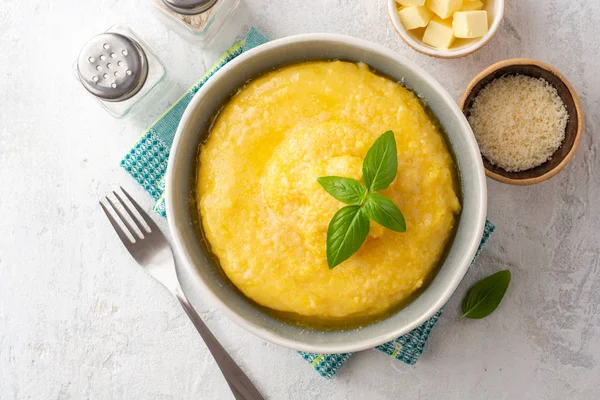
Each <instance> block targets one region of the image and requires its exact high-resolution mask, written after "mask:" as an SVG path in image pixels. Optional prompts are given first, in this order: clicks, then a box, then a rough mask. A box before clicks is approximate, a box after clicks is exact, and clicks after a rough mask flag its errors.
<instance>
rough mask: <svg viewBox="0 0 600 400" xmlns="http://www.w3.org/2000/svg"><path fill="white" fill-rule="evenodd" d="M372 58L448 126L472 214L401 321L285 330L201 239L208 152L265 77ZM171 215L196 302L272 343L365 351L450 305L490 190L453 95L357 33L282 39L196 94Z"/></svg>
mask: <svg viewBox="0 0 600 400" xmlns="http://www.w3.org/2000/svg"><path fill="white" fill-rule="evenodd" d="M316 59H322V60H333V59H342V60H350V61H356V62H358V61H362V62H365V63H367V64H368V65H370V66H371V67H372V68H374V69H375V70H377V71H380V72H382V73H384V74H386V75H388V76H391V77H393V78H395V79H397V80H398V81H401V82H403V83H404V84H405V85H406V86H407V87H408V88H410V89H412V90H414V91H415V92H416V93H418V94H419V96H421V97H422V98H423V99H424V100H425V101H426V102H427V104H429V107H431V109H432V111H433V112H434V113H435V115H436V116H437V117H438V118H439V120H440V121H441V123H442V125H443V126H444V128H445V130H446V132H447V135H448V139H449V141H450V143H451V146H452V148H453V150H454V153H455V154H456V159H457V162H458V168H459V170H460V176H461V183H462V195H463V208H462V212H461V215H460V219H459V223H458V229H457V232H456V236H455V238H454V241H453V242H452V245H451V249H450V251H449V254H448V256H447V258H446V260H445V262H444V264H443V265H442V267H441V269H440V271H439V272H438V274H437V275H436V276H435V278H434V279H433V281H432V282H431V284H430V285H429V287H428V288H427V289H426V290H425V291H424V292H423V293H422V294H421V295H420V296H419V297H417V298H416V299H415V300H414V301H413V302H412V303H410V304H409V305H408V306H407V307H406V308H404V309H402V310H401V311H399V312H398V313H397V314H395V315H393V316H391V317H389V318H387V319H385V320H383V321H380V322H378V323H376V324H373V325H369V326H366V327H363V328H360V329H353V330H346V331H320V330H310V329H303V328H300V327H297V326H293V325H290V324H286V323H282V322H280V321H278V320H276V319H274V318H272V317H270V316H268V315H267V314H265V313H264V312H262V311H261V310H259V309H258V308H256V307H255V306H253V305H252V304H250V303H249V302H248V301H247V300H246V299H245V298H244V297H243V296H242V295H240V294H238V292H237V291H236V290H234V289H233V288H232V287H230V285H229V284H228V283H227V282H226V281H225V279H223V277H222V276H221V275H220V273H219V272H218V271H217V270H216V269H215V268H214V267H213V265H212V264H211V262H210V259H209V258H208V257H207V255H206V254H205V252H204V251H203V248H202V246H201V242H200V239H199V238H198V237H197V235H196V231H195V229H194V225H193V221H194V220H197V218H198V216H197V215H196V213H195V212H191V211H190V198H191V196H190V195H191V185H192V184H193V182H194V176H195V159H196V156H197V151H198V145H199V143H200V142H201V141H202V140H203V139H204V137H203V135H204V132H206V130H207V125H208V124H209V123H210V121H211V118H212V117H213V116H214V115H215V113H216V112H217V111H218V109H219V107H220V106H221V105H222V104H223V103H224V102H225V101H226V100H227V98H228V97H229V96H230V95H231V94H232V93H234V92H235V91H236V89H238V88H239V87H240V86H242V85H243V84H244V82H246V81H247V80H248V79H251V78H253V77H255V76H257V75H260V74H261V73H263V72H265V71H268V70H271V69H273V68H275V67H277V66H281V65H285V64H289V63H293V62H301V61H305V60H316ZM166 193H167V197H166V204H167V216H168V220H169V227H170V229H171V233H172V235H173V247H174V250H175V252H176V254H177V257H178V260H179V262H178V273H179V276H180V279H181V280H182V285H183V287H184V290H185V291H186V293H187V294H188V296H189V297H190V298H191V300H192V302H193V301H194V299H196V300H199V299H200V298H210V299H211V300H213V301H215V302H216V303H217V305H218V306H219V308H220V309H221V310H223V312H225V313H226V314H227V315H228V316H229V317H230V318H231V319H232V320H234V321H235V322H236V323H238V324H239V325H240V326H242V327H243V328H245V329H246V330H248V331H250V332H252V333H254V334H255V335H257V336H259V337H261V338H263V339H265V340H268V341H270V342H273V343H276V344H279V345H282V346H286V347H289V348H292V349H296V350H301V351H308V352H314V353H346V352H352V351H358V350H364V349H367V348H370V347H374V346H377V345H380V344H382V343H385V342H387V341H390V340H392V339H395V338H396V337H398V336H401V335H403V334H405V333H407V332H409V331H410V330H412V329H414V328H416V327H417V326H419V325H421V324H422V323H423V322H424V321H426V320H427V319H428V318H430V317H431V316H432V315H433V314H435V313H436V312H437V311H438V310H439V309H440V308H441V307H442V306H443V305H444V304H445V303H446V301H447V300H448V299H449V298H450V296H451V295H452V293H453V292H454V290H455V289H456V287H457V286H458V284H459V283H460V281H461V279H462V278H463V276H464V275H465V273H466V272H467V269H468V268H469V264H470V262H471V260H472V258H473V256H474V255H475V251H476V250H477V247H478V244H479V241H480V239H481V236H482V232H483V227H484V224H485V215H486V203H487V192H486V184H485V174H484V169H483V164H482V160H481V156H480V153H479V148H478V147H477V143H476V141H475V138H474V136H473V132H472V131H471V128H470V127H469V124H468V123H467V121H466V119H465V117H464V116H463V114H462V112H461V110H460V109H459V108H458V106H457V105H456V103H455V102H454V100H453V99H452V97H450V95H449V94H448V93H447V92H446V91H445V90H444V89H443V88H442V87H441V86H440V85H439V84H438V83H437V82H436V81H435V80H434V79H433V78H432V77H430V76H429V75H428V74H427V73H425V72H424V71H423V70H421V68H419V67H417V66H416V65H414V64H413V63H411V62H409V61H407V60H405V59H404V58H403V57H402V56H400V55H398V54H396V53H394V52H392V51H390V50H388V49H386V48H384V47H381V46H379V45H377V44H374V43H370V42H366V41H363V40H359V39H355V38H352V37H348V36H341V35H333V34H307V35H299V36H292V37H288V38H284V39H279V40H275V41H272V42H270V43H267V44H265V45H262V46H260V47H258V48H255V49H253V50H251V51H248V52H247V53H245V54H243V55H241V56H239V57H237V58H236V59H235V60H233V61H231V62H230V63H229V64H227V65H226V66H225V67H223V68H222V69H221V70H220V71H219V72H217V73H216V74H215V75H214V76H213V77H212V78H210V79H209V81H208V82H207V83H206V84H205V85H204V86H203V87H202V89H201V90H200V91H199V92H198V93H197V94H196V96H195V97H194V99H193V100H192V102H191V103H190V105H189V106H188V108H187V110H186V111H185V113H184V115H183V118H182V119H181V123H180V124H179V129H178V131H177V135H176V136H175V140H174V142H173V147H172V149H171V156H170V159H169V167H168V170H167V191H166Z"/></svg>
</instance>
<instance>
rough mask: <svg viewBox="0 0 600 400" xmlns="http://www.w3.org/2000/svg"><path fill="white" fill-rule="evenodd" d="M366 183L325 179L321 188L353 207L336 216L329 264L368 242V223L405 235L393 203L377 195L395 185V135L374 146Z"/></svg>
mask: <svg viewBox="0 0 600 400" xmlns="http://www.w3.org/2000/svg"><path fill="white" fill-rule="evenodd" d="M362 171H363V182H364V184H363V183H361V182H359V181H357V180H356V179H352V178H342V177H339V176H324V177H321V178H319V179H318V182H319V184H320V185H321V186H322V187H323V189H325V190H326V191H327V193H329V194H330V195H332V196H333V197H334V198H336V199H337V200H339V201H341V202H343V203H346V204H350V205H349V206H346V207H343V208H342V209H340V210H339V211H338V212H336V213H335V215H334V216H333V218H332V219H331V222H329V228H328V229H327V264H328V265H329V268H330V269H331V268H334V267H336V266H337V265H339V264H340V263H342V262H344V261H346V260H347V259H348V258H350V256H352V254H354V253H356V252H357V251H358V249H360V247H361V246H362V245H363V243H364V242H365V240H367V235H368V234H369V228H370V222H369V219H372V220H373V221H375V222H377V223H378V224H380V225H382V226H384V227H386V228H388V229H391V230H393V231H396V232H406V222H405V221H404V216H403V215H402V212H401V211H400V209H399V208H398V207H397V206H396V204H394V202H393V201H392V200H390V199H389V198H387V197H385V196H384V195H382V194H381V193H377V191H380V190H384V189H386V188H387V187H388V186H390V184H391V183H392V182H393V181H394V179H395V178H396V174H397V172H398V152H397V149H396V139H395V137H394V132H392V131H387V132H385V133H384V134H383V135H381V136H380V137H379V138H378V139H377V140H376V141H375V143H373V145H372V146H371V148H370V149H369V151H368V152H367V155H366V157H365V159H364V161H363V167H362Z"/></svg>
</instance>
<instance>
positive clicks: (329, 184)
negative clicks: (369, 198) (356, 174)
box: [317, 176, 367, 205]
mask: <svg viewBox="0 0 600 400" xmlns="http://www.w3.org/2000/svg"><path fill="white" fill-rule="evenodd" d="M317 181H319V184H320V185H321V186H323V189H325V190H326V191H327V193H329V194H330V195H332V196H333V197H335V198H336V199H338V200H339V201H341V202H343V203H346V204H352V205H361V204H362V202H363V201H365V196H366V195H367V189H366V188H365V187H364V186H363V184H362V183H360V182H359V181H357V180H356V179H352V178H342V177H339V176H323V177H321V178H319V179H317Z"/></svg>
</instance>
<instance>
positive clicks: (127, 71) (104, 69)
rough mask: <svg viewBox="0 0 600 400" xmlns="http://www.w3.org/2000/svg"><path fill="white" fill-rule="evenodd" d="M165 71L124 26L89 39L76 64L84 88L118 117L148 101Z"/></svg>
mask: <svg viewBox="0 0 600 400" xmlns="http://www.w3.org/2000/svg"><path fill="white" fill-rule="evenodd" d="M165 73H166V70H165V67H164V65H163V64H162V62H161V61H160V60H159V59H158V57H157V56H156V55H155V54H154V53H153V52H152V50H151V49H150V48H149V47H148V46H147V45H146V44H144V43H143V42H142V41H141V40H140V39H139V38H138V36H137V35H136V34H135V33H134V32H133V31H132V30H131V29H130V28H129V27H127V26H123V25H114V26H112V27H110V28H109V29H108V30H107V31H106V32H104V33H101V34H99V35H97V36H94V37H93V38H92V39H90V40H89V41H88V42H87V43H86V44H85V45H84V46H83V48H82V49H81V52H80V53H79V57H78V58H77V61H76V63H75V74H76V76H77V78H78V79H79V81H80V82H81V84H82V85H83V87H84V88H85V89H86V90H87V91H88V92H89V93H90V94H91V95H92V96H93V97H95V98H96V100H98V102H99V103H100V104H101V105H102V106H103V107H104V108H105V109H106V110H107V111H108V112H109V113H110V114H111V115H113V116H114V117H116V118H122V117H124V116H126V115H127V114H129V113H130V112H131V111H132V110H133V109H135V108H137V106H138V105H139V103H140V102H141V101H142V100H144V102H145V101H146V100H147V98H148V97H149V96H148V94H149V93H150V92H152V91H153V89H154V88H155V87H156V86H157V85H158V84H159V83H160V82H161V81H162V80H163V78H164V77H165Z"/></svg>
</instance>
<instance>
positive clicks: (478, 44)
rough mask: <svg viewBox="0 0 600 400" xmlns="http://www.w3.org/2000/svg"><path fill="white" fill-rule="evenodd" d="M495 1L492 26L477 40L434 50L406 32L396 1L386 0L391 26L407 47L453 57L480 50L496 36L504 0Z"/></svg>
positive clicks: (421, 51) (422, 52) (502, 12)
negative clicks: (455, 48)
mask: <svg viewBox="0 0 600 400" xmlns="http://www.w3.org/2000/svg"><path fill="white" fill-rule="evenodd" d="M496 2H497V3H499V4H500V5H501V7H499V12H498V13H496V15H494V20H493V22H492V26H490V29H489V30H488V32H487V33H486V34H485V36H483V37H482V38H480V39H479V40H477V41H475V42H473V43H472V44H470V45H469V46H466V47H464V48H462V49H460V50H452V49H449V50H436V49H434V48H432V47H429V46H427V45H425V44H423V43H420V42H418V41H416V40H415V39H413V38H412V37H411V36H410V35H409V34H408V33H407V31H406V29H404V26H402V22H401V21H400V17H399V16H398V12H397V4H398V3H396V0H388V15H389V17H390V21H391V22H392V26H393V27H394V29H395V30H396V33H397V34H398V36H400V38H401V39H402V40H403V41H404V43H406V44H407V45H408V47H410V48H411V49H413V50H415V51H417V52H419V53H421V54H425V55H427V56H430V57H435V58H444V59H453V58H461V57H466V56H468V55H470V54H473V53H475V52H476V51H478V50H481V49H482V48H483V47H485V46H486V45H487V44H488V43H490V42H491V41H492V39H493V38H494V37H495V36H496V34H497V33H498V29H499V28H500V25H501V24H502V21H503V20H504V13H505V9H506V2H505V1H504V0H496Z"/></svg>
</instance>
